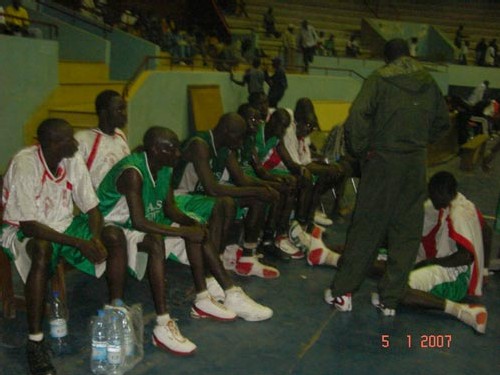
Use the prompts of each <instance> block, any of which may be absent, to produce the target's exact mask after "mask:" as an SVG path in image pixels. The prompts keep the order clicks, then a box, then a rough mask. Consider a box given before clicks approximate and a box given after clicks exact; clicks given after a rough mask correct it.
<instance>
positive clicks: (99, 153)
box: [75, 129, 130, 190]
mask: <svg viewBox="0 0 500 375" xmlns="http://www.w3.org/2000/svg"><path fill="white" fill-rule="evenodd" d="M75 139H76V140H77V141H78V144H79V145H78V150H79V152H80V154H81V155H82V157H83V160H84V161H85V163H86V164H87V168H88V169H89V171H90V178H91V179H92V186H94V188H95V189H96V190H97V188H98V187H99V184H100V183H101V181H102V180H103V178H104V177H105V176H106V174H107V173H108V172H109V170H110V169H111V168H112V167H113V166H114V165H115V164H116V163H117V162H119V161H120V160H121V159H123V158H124V157H125V156H127V155H129V154H130V148H129V147H128V144H127V138H126V136H125V134H123V132H122V131H121V130H120V129H115V134H114V135H108V134H105V133H103V132H102V131H101V130H100V129H92V130H83V131H80V132H78V133H76V135H75Z"/></svg>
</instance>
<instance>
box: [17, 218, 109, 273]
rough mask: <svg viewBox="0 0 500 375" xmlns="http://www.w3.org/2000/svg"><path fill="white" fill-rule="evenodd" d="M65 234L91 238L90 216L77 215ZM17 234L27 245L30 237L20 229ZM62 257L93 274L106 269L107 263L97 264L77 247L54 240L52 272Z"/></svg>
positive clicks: (21, 242) (77, 267)
mask: <svg viewBox="0 0 500 375" xmlns="http://www.w3.org/2000/svg"><path fill="white" fill-rule="evenodd" d="M64 234H67V235H68V236H71V237H76V238H81V239H83V240H90V239H91V238H92V233H91V231H90V227H89V220H88V216H87V215H85V214H80V215H78V216H75V217H74V218H73V221H72V222H71V224H70V226H69V227H68V228H67V229H66V230H65V231H64ZM16 235H17V240H18V244H19V245H21V244H22V246H24V247H25V246H26V245H27V244H28V241H29V237H27V236H26V235H25V234H24V233H23V231H22V230H20V229H19V230H18V231H17V234H16ZM60 258H64V259H65V260H66V261H67V262H68V263H69V264H71V265H72V266H73V267H75V268H76V269H78V270H80V271H82V272H85V273H87V274H89V275H92V276H96V277H100V276H101V275H102V274H103V273H104V270H105V263H101V264H99V265H95V264H94V263H92V262H91V261H90V260H88V259H87V258H86V257H85V256H84V255H83V254H82V253H81V252H80V250H78V249H77V248H75V247H72V246H69V245H63V244H60V243H54V242H52V259H51V261H50V272H51V273H52V274H53V273H54V271H55V269H56V267H57V264H58V262H59V259H60Z"/></svg>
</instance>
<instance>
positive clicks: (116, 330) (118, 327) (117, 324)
mask: <svg viewBox="0 0 500 375" xmlns="http://www.w3.org/2000/svg"><path fill="white" fill-rule="evenodd" d="M106 354H107V355H106V358H107V361H108V372H107V373H108V374H111V375H121V374H123V367H124V362H125V351H124V348H123V327H122V322H121V319H120V317H119V315H117V314H116V313H115V312H113V311H110V314H109V325H108V343H107V346H106Z"/></svg>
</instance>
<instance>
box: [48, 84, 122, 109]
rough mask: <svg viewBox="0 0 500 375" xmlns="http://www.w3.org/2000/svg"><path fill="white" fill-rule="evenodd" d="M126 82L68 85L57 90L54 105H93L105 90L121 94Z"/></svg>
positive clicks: (63, 85)
mask: <svg viewBox="0 0 500 375" xmlns="http://www.w3.org/2000/svg"><path fill="white" fill-rule="evenodd" d="M124 86H125V82H123V81H102V82H98V81H96V82H89V83H66V84H62V85H60V86H59V88H58V89H57V91H56V93H55V96H54V101H53V103H54V104H55V105H57V106H64V105H72V104H80V103H93V102H94V100H95V97H96V96H97V94H99V93H100V92H101V91H103V90H115V91H117V92H119V93H120V94H121V92H122V90H123V87H124Z"/></svg>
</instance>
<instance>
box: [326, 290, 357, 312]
mask: <svg viewBox="0 0 500 375" xmlns="http://www.w3.org/2000/svg"><path fill="white" fill-rule="evenodd" d="M323 299H324V300H325V302H326V303H328V304H329V305H333V306H334V307H335V309H336V310H338V311H341V312H348V311H352V295H351V293H347V294H344V295H343V296H339V297H333V296H332V290H331V289H330V288H328V289H325V293H324V296H323Z"/></svg>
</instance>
